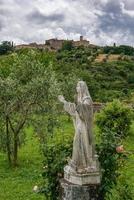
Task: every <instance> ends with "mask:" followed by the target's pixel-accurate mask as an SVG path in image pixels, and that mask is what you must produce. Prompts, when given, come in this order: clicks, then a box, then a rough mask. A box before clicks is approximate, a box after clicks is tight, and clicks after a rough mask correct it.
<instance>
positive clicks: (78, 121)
mask: <svg viewBox="0 0 134 200" xmlns="http://www.w3.org/2000/svg"><path fill="white" fill-rule="evenodd" d="M76 90H77V104H75V103H70V102H67V101H66V100H65V98H64V97H63V96H62V95H60V96H59V100H60V102H62V103H63V104H64V109H65V111H66V112H68V113H69V114H70V115H71V116H72V119H73V123H74V127H75V136H74V141H73V152H72V159H71V161H70V163H69V166H70V170H72V172H73V171H74V172H77V173H88V172H92V171H97V162H96V159H97V156H96V153H95V143H94V137H93V101H92V98H91V96H90V94H89V91H88V87H87V85H86V83H85V82H84V81H79V82H78V84H77V87H76Z"/></svg>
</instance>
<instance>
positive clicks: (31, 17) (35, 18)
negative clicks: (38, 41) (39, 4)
mask: <svg viewBox="0 0 134 200" xmlns="http://www.w3.org/2000/svg"><path fill="white" fill-rule="evenodd" d="M64 17H65V16H64V14H58V13H54V14H50V15H45V14H42V13H41V12H39V11H38V10H35V11H32V12H31V13H30V14H28V16H27V17H26V18H27V20H28V21H31V22H34V23H37V24H45V23H46V22H62V21H63V20H64Z"/></svg>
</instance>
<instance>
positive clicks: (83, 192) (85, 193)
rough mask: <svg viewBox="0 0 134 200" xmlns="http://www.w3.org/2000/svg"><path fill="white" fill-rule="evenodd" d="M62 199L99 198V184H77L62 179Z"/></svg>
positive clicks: (93, 199) (96, 199)
mask: <svg viewBox="0 0 134 200" xmlns="http://www.w3.org/2000/svg"><path fill="white" fill-rule="evenodd" d="M61 188H62V192H61V200H98V199H99V198H98V190H99V185H97V184H96V185H76V184H72V183H69V182H67V181H66V180H62V181H61Z"/></svg>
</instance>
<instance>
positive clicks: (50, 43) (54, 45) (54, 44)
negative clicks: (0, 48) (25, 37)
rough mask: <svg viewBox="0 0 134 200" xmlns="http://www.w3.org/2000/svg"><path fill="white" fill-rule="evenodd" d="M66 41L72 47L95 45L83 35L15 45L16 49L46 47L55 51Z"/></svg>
mask: <svg viewBox="0 0 134 200" xmlns="http://www.w3.org/2000/svg"><path fill="white" fill-rule="evenodd" d="M66 41H69V42H71V43H72V45H73V46H74V47H79V46H84V47H89V46H90V47H95V45H93V44H91V43H90V41H88V40H86V39H84V37H83V36H80V40H78V41H74V40H63V39H57V38H53V39H49V40H46V41H45V43H44V44H37V43H30V44H21V45H16V49H21V48H38V49H47V50H50V51H57V50H59V49H61V48H62V46H63V44H64V42H66Z"/></svg>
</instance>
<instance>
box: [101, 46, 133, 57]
mask: <svg viewBox="0 0 134 200" xmlns="http://www.w3.org/2000/svg"><path fill="white" fill-rule="evenodd" d="M103 52H104V53H105V54H109V53H111V54H124V55H129V56H134V47H131V46H127V45H120V46H116V45H115V46H105V47H103Z"/></svg>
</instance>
